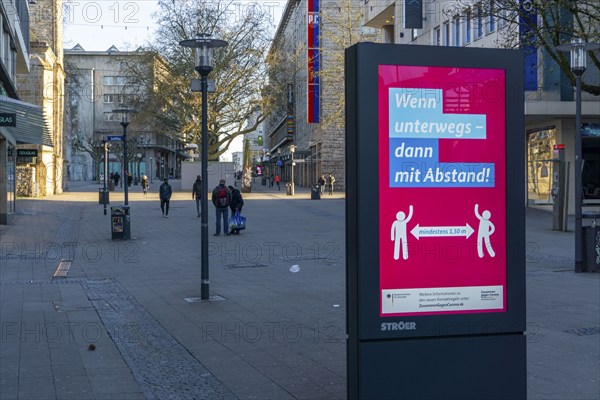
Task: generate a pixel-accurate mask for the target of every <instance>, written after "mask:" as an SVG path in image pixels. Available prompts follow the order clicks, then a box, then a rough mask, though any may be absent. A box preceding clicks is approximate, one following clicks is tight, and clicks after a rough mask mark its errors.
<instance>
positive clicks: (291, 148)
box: [290, 144, 296, 196]
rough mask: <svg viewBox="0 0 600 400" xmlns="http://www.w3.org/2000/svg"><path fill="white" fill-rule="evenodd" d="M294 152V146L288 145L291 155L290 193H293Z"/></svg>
mask: <svg viewBox="0 0 600 400" xmlns="http://www.w3.org/2000/svg"><path fill="white" fill-rule="evenodd" d="M295 152H296V146H294V145H293V144H291V145H290V155H291V156H292V184H291V186H290V192H291V193H290V194H291V195H292V196H293V195H294V153H295Z"/></svg>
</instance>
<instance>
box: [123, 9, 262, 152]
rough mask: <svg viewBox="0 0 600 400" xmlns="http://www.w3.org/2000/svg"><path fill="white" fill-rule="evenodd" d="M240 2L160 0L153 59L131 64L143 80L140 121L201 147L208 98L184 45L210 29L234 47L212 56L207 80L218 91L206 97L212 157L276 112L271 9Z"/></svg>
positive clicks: (148, 58) (150, 57)
mask: <svg viewBox="0 0 600 400" xmlns="http://www.w3.org/2000/svg"><path fill="white" fill-rule="evenodd" d="M241 4H242V5H244V7H240V2H236V1H234V0H226V1H225V0H212V1H199V2H198V1H197V0H195V1H194V0H177V1H175V0H162V1H160V2H159V5H160V12H159V13H158V17H157V22H158V26H159V28H158V32H157V35H156V41H155V43H154V44H153V46H152V48H151V49H150V50H151V52H149V53H148V57H147V58H146V59H145V61H144V62H142V63H140V64H139V65H130V66H129V67H130V71H131V75H133V76H136V77H138V78H137V85H140V86H143V87H144V88H143V89H141V90H138V91H137V92H138V93H144V94H143V95H141V96H140V97H139V99H138V105H137V107H138V108H139V110H140V114H139V115H137V116H136V122H138V123H142V124H143V121H144V120H145V121H147V122H146V123H147V124H154V125H157V126H158V127H159V128H160V129H161V130H162V131H163V132H165V133H168V134H170V135H172V136H176V137H179V138H181V139H183V140H185V141H188V142H189V141H193V142H195V143H196V144H198V145H199V146H201V135H200V132H201V110H202V99H201V96H200V94H199V93H194V92H192V91H191V80H192V79H195V78H198V76H197V74H196V72H195V70H194V57H193V56H192V51H191V49H189V48H185V47H182V46H180V45H179V42H180V41H181V40H184V39H190V38H194V37H195V36H196V35H197V34H198V33H209V34H211V35H212V36H213V37H215V38H218V39H222V40H226V41H227V42H228V45H227V46H226V47H224V48H222V49H217V50H216V51H215V54H214V56H215V57H214V66H213V67H214V69H213V71H212V72H211V74H210V76H209V78H210V79H212V80H214V81H215V84H216V91H215V92H214V93H209V95H208V107H207V108H208V129H209V151H208V152H209V158H210V159H213V160H214V159H218V157H219V155H221V154H223V153H224V152H225V151H227V149H228V148H229V146H230V144H231V142H232V140H233V139H234V138H235V137H237V136H240V135H243V134H245V133H248V132H252V131H254V130H255V129H256V128H257V127H258V125H259V124H260V123H261V122H262V121H263V120H264V118H265V115H266V114H268V113H269V111H270V108H269V107H270V106H269V104H270V101H269V99H270V97H269V96H264V97H263V96H262V95H263V94H265V88H266V87H267V74H266V69H265V58H266V51H267V49H268V48H269V44H270V33H271V26H270V24H269V23H268V17H269V16H268V10H267V9H262V8H261V7H260V6H259V5H258V3H255V4H250V3H241Z"/></svg>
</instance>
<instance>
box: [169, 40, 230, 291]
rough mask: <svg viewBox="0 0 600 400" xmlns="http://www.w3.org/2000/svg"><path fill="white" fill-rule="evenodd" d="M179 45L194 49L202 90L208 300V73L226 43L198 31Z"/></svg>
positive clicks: (204, 283) (204, 285)
mask: <svg viewBox="0 0 600 400" xmlns="http://www.w3.org/2000/svg"><path fill="white" fill-rule="evenodd" d="M179 44H180V45H181V46H184V47H192V48H194V49H195V59H196V66H195V68H194V69H195V70H196V71H197V72H198V73H199V74H200V77H201V91H202V167H201V168H202V204H201V208H202V214H201V217H202V218H201V224H202V227H201V232H200V235H201V237H200V240H201V246H200V253H201V254H200V258H201V270H200V280H201V284H200V299H201V300H208V299H209V298H210V294H209V280H208V126H207V124H208V122H207V119H208V118H207V117H208V109H207V102H208V74H210V72H211V71H212V70H213V48H216V47H223V46H226V45H227V42H226V41H224V40H219V39H213V38H211V37H210V35H209V34H208V33H199V34H198V35H196V38H195V39H187V40H182V41H181V42H179Z"/></svg>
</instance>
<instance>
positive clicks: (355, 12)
mask: <svg viewBox="0 0 600 400" xmlns="http://www.w3.org/2000/svg"><path fill="white" fill-rule="evenodd" d="M364 20H365V8H364V4H362V2H359V1H354V0H338V1H337V3H331V2H330V3H324V4H323V9H322V11H321V19H320V21H321V35H322V36H321V45H322V46H323V45H324V44H325V46H327V47H326V48H323V51H322V57H323V60H322V61H323V62H322V68H321V72H320V73H319V78H320V82H321V85H322V86H323V88H322V90H323V92H325V93H330V94H333V93H338V95H337V96H326V97H325V98H323V101H324V103H323V109H324V112H323V114H322V115H323V118H322V121H321V123H322V125H323V126H326V127H334V128H339V129H341V128H343V126H344V116H345V101H344V96H343V93H344V73H345V71H344V57H345V49H346V48H348V47H350V46H352V45H354V44H356V43H358V42H363V41H375V40H376V38H377V36H378V31H377V30H374V29H371V28H368V27H365V26H364Z"/></svg>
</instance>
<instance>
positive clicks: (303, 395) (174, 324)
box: [0, 181, 600, 400]
mask: <svg viewBox="0 0 600 400" xmlns="http://www.w3.org/2000/svg"><path fill="white" fill-rule="evenodd" d="M173 186H174V189H175V194H174V198H173V200H172V202H171V210H170V212H169V218H168V219H167V218H162V216H161V211H160V207H159V200H158V195H157V192H158V182H155V183H154V185H153V186H152V187H151V190H150V193H149V195H148V197H143V196H142V194H141V193H140V192H141V190H140V189H139V186H132V188H131V192H130V197H129V199H130V206H131V218H132V220H131V231H132V238H131V240H129V241H122V240H111V235H110V217H109V215H104V214H103V206H102V205H99V204H98V194H97V193H98V187H99V186H98V185H95V184H88V183H70V189H69V192H65V193H63V194H61V195H56V196H52V197H49V198H45V199H19V201H18V203H17V205H18V212H17V215H16V218H15V220H14V221H13V224H12V225H10V226H8V227H6V226H3V227H0V328H1V330H0V333H1V337H0V399H2V400H4V399H17V398H18V399H142V398H155V399H163V398H174V399H179V398H182V399H187V398H190V399H202V398H206V399H217V398H227V399H229V398H232V399H233V398H239V399H341V398H345V397H346V377H345V375H346V369H345V368H346V360H345V353H346V348H345V346H346V344H345V258H344V257H345V250H344V246H345V242H344V218H345V203H344V199H343V194H340V193H338V194H335V195H334V196H324V198H323V199H321V200H318V201H316V200H310V192H309V191H308V190H307V189H304V188H297V190H296V196H293V197H292V196H286V194H285V192H276V191H274V190H273V189H270V188H268V187H263V186H261V185H255V187H254V193H250V194H246V195H244V198H245V206H244V210H243V211H244V212H243V214H244V215H245V216H247V218H248V229H247V230H246V231H243V232H242V233H241V234H240V235H239V236H237V235H235V236H229V237H224V236H219V237H213V236H212V233H213V232H214V211H213V207H212V205H209V233H210V236H209V252H210V289H211V295H213V296H220V298H221V300H217V299H215V300H214V301H211V302H195V301H194V300H193V299H194V298H198V297H199V296H200V219H199V218H196V212H195V202H194V201H192V198H191V184H190V185H189V186H190V188H189V189H188V188H185V186H186V185H185V184H184V185H183V186H184V190H181V186H182V185H181V183H180V182H177V181H175V182H173ZM110 196H111V204H113V205H115V204H122V202H123V193H122V189H119V190H117V191H116V192H111V193H110ZM109 213H110V210H109ZM551 223H552V220H551V215H550V214H549V213H548V212H546V211H543V210H538V209H528V210H527V228H528V229H527V250H528V251H527V254H528V259H527V295H528V299H527V320H528V325H527V328H528V332H527V335H528V339H527V342H528V397H529V398H530V399H582V400H583V399H598V398H600V382H599V377H600V365H599V364H600V362H599V361H598V360H599V359H600V279H599V275H598V274H589V273H586V274H575V273H574V272H572V263H573V261H572V260H573V250H572V249H573V247H574V245H573V234H572V233H563V232H553V231H551V229H550V228H551ZM571 226H573V225H572V223H571ZM61 261H70V268H69V270H68V273H67V276H66V277H64V278H60V277H53V274H54V273H55V271H56V269H57V266H58V265H59V263H60V262H61ZM186 299H187V300H186ZM90 345H93V346H91V347H90ZM92 347H93V348H94V349H93V350H92V349H91V348H92Z"/></svg>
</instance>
